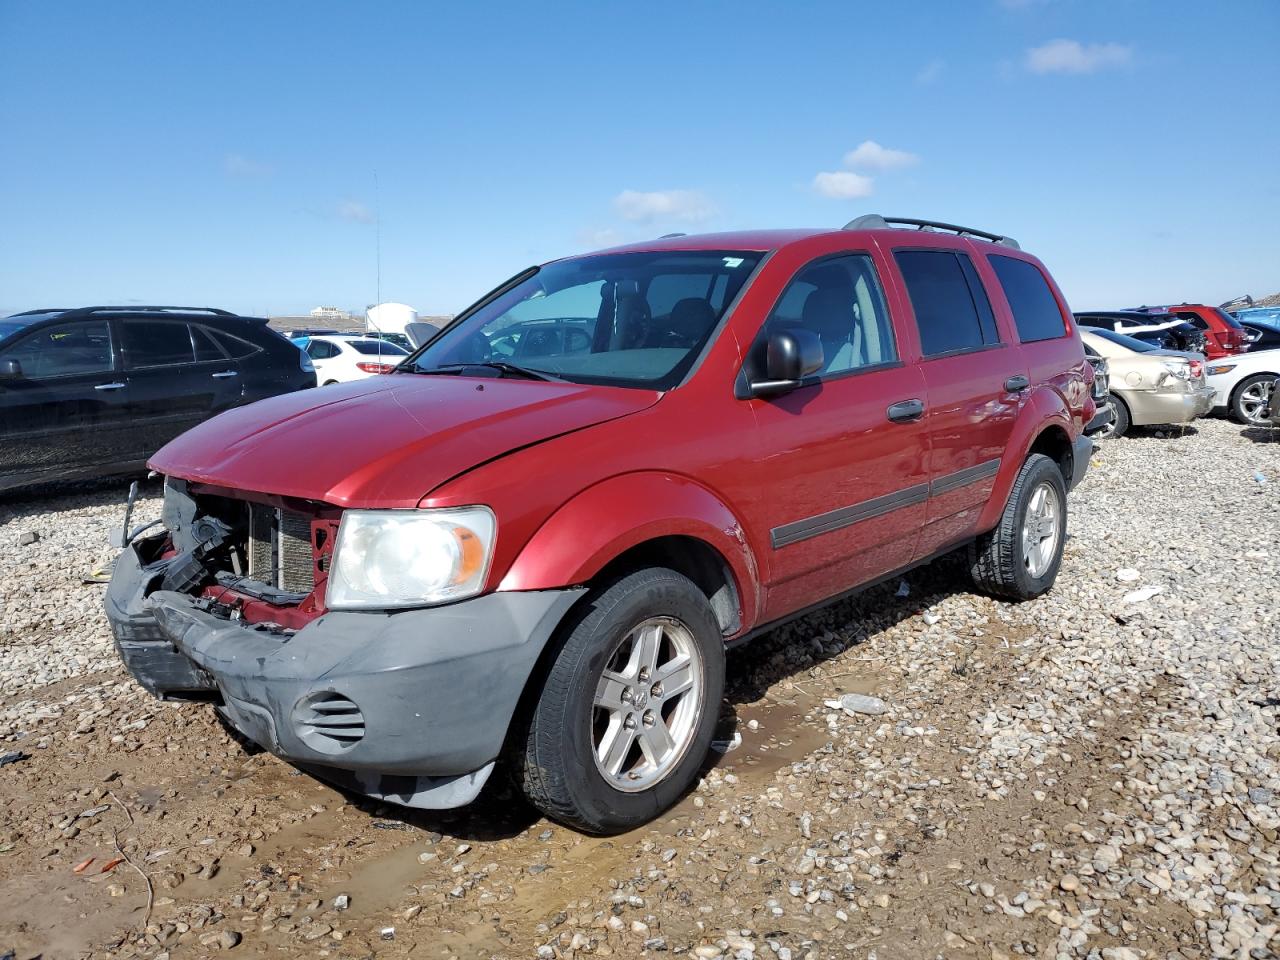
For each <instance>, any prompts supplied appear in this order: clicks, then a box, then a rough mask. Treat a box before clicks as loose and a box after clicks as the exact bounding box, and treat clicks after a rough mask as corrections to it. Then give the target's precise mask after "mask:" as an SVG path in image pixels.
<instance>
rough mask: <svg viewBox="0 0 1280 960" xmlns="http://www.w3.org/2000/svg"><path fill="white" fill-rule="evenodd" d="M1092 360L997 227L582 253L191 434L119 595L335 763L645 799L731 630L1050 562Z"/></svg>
mask: <svg viewBox="0 0 1280 960" xmlns="http://www.w3.org/2000/svg"><path fill="white" fill-rule="evenodd" d="M904 228H918V229H904ZM1091 380H1092V370H1091V369H1090V367H1089V366H1088V365H1087V364H1086V362H1085V356H1084V350H1083V347H1082V345H1081V341H1080V337H1079V335H1078V333H1077V331H1076V327H1075V324H1074V322H1073V320H1072V316H1071V313H1070V311H1069V310H1068V309H1067V305H1066V303H1065V302H1064V300H1063V298H1062V294H1061V293H1060V292H1059V290H1058V288H1057V286H1056V285H1055V284H1054V282H1053V280H1052V279H1051V278H1050V277H1049V274H1048V273H1047V272H1046V271H1045V269H1044V267H1043V266H1042V265H1041V264H1040V262H1039V261H1038V260H1036V259H1035V258H1034V257H1031V256H1029V255H1027V254H1026V253H1023V252H1022V251H1021V250H1019V248H1018V246H1017V244H1016V243H1014V242H1013V241H1012V240H1008V239H1006V238H1003V237H1000V236H997V235H994V234H988V233H984V232H982V231H978V230H970V229H965V228H960V227H954V226H950V225H947V224H935V223H928V222H923V221H917V220H910V221H901V220H894V221H887V220H886V219H884V218H881V217H879V216H875V215H871V216H866V217H862V218H860V219H858V220H856V221H854V222H853V223H852V224H850V225H849V227H847V228H845V229H843V230H834V231H832V230H792V231H762V232H752V233H726V234H719V235H712V236H700V237H686V236H674V237H664V238H662V239H660V240H656V241H653V242H648V243H640V244H636V245H633V246H629V247H622V248H618V249H614V250H609V251H606V252H603V253H596V254H591V255H586V256H579V257H573V258H570V259H566V260H558V261H554V262H552V263H548V264H546V265H544V266H541V267H533V268H530V269H529V270H526V271H525V272H523V273H521V274H519V275H518V276H516V277H513V278H512V279H511V280H509V281H508V282H507V283H505V284H503V285H502V286H500V287H498V288H497V289H496V290H494V291H493V292H492V293H490V294H489V295H488V296H486V297H484V298H483V299H482V300H480V301H479V302H478V303H476V304H475V305H474V306H472V307H471V308H469V309H468V310H466V311H465V312H463V313H462V314H461V315H459V316H458V318H457V319H456V320H454V321H453V322H452V324H450V325H449V326H448V327H447V328H446V329H445V330H444V331H443V332H441V333H440V334H439V335H438V336H436V337H435V338H434V339H433V340H431V341H430V342H429V343H428V344H427V345H426V346H424V347H423V348H421V349H419V350H418V351H417V352H416V353H414V354H413V355H412V356H410V357H408V358H406V359H405V360H404V361H402V362H401V363H400V365H399V367H398V369H397V370H396V371H395V372H394V373H392V374H389V375H386V376H381V377H374V378H372V379H369V380H365V381H362V382H358V383H347V384H341V385H338V386H335V387H331V388H328V389H326V390H324V391H323V392H322V393H317V392H315V391H309V392H308V393H306V394H302V395H296V396H288V397H281V398H277V399H273V400H267V401H264V402H262V403H258V404H255V405H253V406H251V407H248V408H244V409H239V410H235V411H232V412H230V413H227V414H224V415H222V416H220V417H218V418H217V419H215V420H213V421H211V422H209V423H206V424H204V425H203V426H200V427H198V428H196V429H194V430H192V431H190V432H189V433H187V434H185V435H184V436H182V437H180V438H179V439H177V440H175V441H174V442H172V443H170V444H169V445H168V446H166V447H165V448H164V449H163V450H161V451H160V453H158V454H157V455H156V456H155V458H154V459H153V461H152V466H153V467H154V468H155V469H156V470H158V471H160V472H162V473H163V474H164V475H165V477H166V480H165V502H164V527H165V529H164V531H163V532H154V531H152V532H149V533H146V534H144V535H142V536H141V537H140V538H138V539H134V540H133V541H132V542H131V543H129V544H128V545H127V548H126V549H125V551H124V553H123V554H122V555H121V557H120V559H119V561H118V563H117V565H116V568H115V574H114V577H113V580H112V583H111V586H110V589H109V591H108V594H107V600H106V606H107V613H108V615H109V617H110V620H111V623H112V627H113V629H114V633H115V637H116V641H117V646H118V648H119V651H120V654H121V656H122V657H123V658H124V660H125V662H126V664H127V665H128V667H129V669H130V670H131V671H132V672H133V674H134V675H135V676H136V677H137V678H138V680H139V681H140V682H141V683H142V684H143V685H144V686H145V687H147V688H148V689H149V690H151V691H152V692H154V693H155V694H157V695H158V696H160V697H163V698H166V699H197V700H202V701H213V702H214V703H215V704H217V706H218V709H219V711H220V712H221V713H222V714H223V716H224V717H225V718H226V719H227V720H228V721H229V722H230V723H231V724H232V725H233V726H234V727H236V728H237V729H238V730H240V731H241V732H243V733H244V734H245V735H246V736H248V737H249V738H250V739H252V740H254V741H256V742H258V743H259V744H261V745H263V746H264V747H266V748H268V749H269V750H271V751H273V752H274V753H276V754H278V755H280V756H281V757H284V758H286V759H288V760H290V761H292V762H294V763H296V764H298V765H299V766H302V767H304V768H306V769H307V770H310V771H312V772H313V773H314V774H316V775H317V776H320V777H323V778H325V779H328V780H331V781H334V782H336V783H338V784H340V785H343V786H346V787H348V788H350V789H353V790H356V791H359V792H361V793H364V794H368V795H371V796H374V797H377V798H380V799H383V800H387V801H392V802H396V803H400V804H406V805H409V806H415V807H427V808H440V807H454V806H458V805H460V804H463V803H466V802H468V801H470V800H471V799H472V798H474V797H475V796H476V795H477V793H478V792H479V791H480V789H481V787H482V786H483V785H484V783H485V781H486V780H487V779H488V777H489V775H490V773H491V772H492V771H493V769H494V765H495V763H496V762H497V761H498V760H499V759H500V758H504V757H505V758H506V760H507V761H508V764H509V767H510V769H511V771H512V772H513V773H514V775H515V778H516V782H517V783H518V784H519V785H520V787H521V788H522V789H523V791H524V792H525V794H526V795H527V796H528V797H529V799H530V800H531V801H532V802H533V803H534V804H536V805H537V806H538V807H539V808H540V809H542V810H543V811H545V812H546V813H547V814H548V815H550V816H552V817H554V818H557V819H559V820H561V821H564V822H566V823H568V824H572V825H574V826H576V827H578V828H580V829H584V830H588V831H593V832H612V831H619V830H625V829H627V828H629V827H632V826H635V825H636V824H639V823H641V822H644V821H646V820H648V819H650V818H652V817H654V816H656V815H657V814H658V813H660V812H661V811H662V810H664V809H666V808H667V807H668V806H669V805H670V804H672V803H674V802H675V801H676V799H677V798H678V797H680V795H681V794H682V792H683V791H685V790H686V789H687V788H688V786H689V784H690V783H691V782H692V781H693V780H694V778H695V777H696V776H697V774H698V770H699V768H700V766H701V765H702V764H703V762H704V759H705V757H706V754H707V749H708V745H709V743H710V740H711V736H712V730H713V727H714V726H715V724H716V720H717V715H718V713H719V710H720V703H721V696H722V690H723V684H724V675H725V650H726V647H727V646H728V645H730V644H732V643H734V642H735V641H740V640H744V639H747V638H749V637H751V636H753V635H756V634H759V633H760V632H762V631H764V630H767V629H769V628H770V627H772V626H774V625H776V624H778V623H780V622H782V621H784V620H786V619H789V618H792V617H795V616H797V615H799V614H800V613H802V612H805V611H807V610H809V609H810V608H812V607H814V606H816V605H819V604H823V603H826V602H827V601H829V600H831V599H833V598H836V597H839V596H842V595H845V594H847V593H849V592H851V591H854V590H857V589H860V588H864V587H866V586H868V585H870V584H873V583H876V582H879V581H882V580H885V579H886V578H889V577H892V576H895V575H897V574H900V573H902V572H903V571H906V570H909V569H911V568H912V567H915V566H918V565H920V564H923V563H926V562H928V561H929V560H931V559H932V558H934V557H937V556H939V555H941V554H944V553H947V552H949V551H953V550H955V549H956V548H957V547H964V546H965V545H968V557H969V562H970V565H971V567H972V573H973V578H974V580H975V581H976V583H977V584H978V586H979V587H980V588H981V589H983V590H986V591H989V592H991V593H994V594H996V595H998V596H1002V597H1008V598H1012V599H1026V598H1030V597H1035V596H1038V595H1039V594H1041V593H1043V592H1044V591H1046V590H1048V589H1049V588H1050V587H1051V585H1052V584H1053V581H1054V578H1055V576H1056V575H1057V571H1058V565H1059V563H1060V562H1061V558H1062V546H1063V540H1064V538H1065V536H1066V517H1067V500H1066V494H1067V491H1068V490H1069V489H1070V488H1071V487H1073V486H1074V485H1075V484H1077V483H1079V482H1080V480H1081V479H1082V477H1083V476H1084V474H1085V470H1086V469H1087V467H1088V464H1089V456H1090V452H1091V444H1090V441H1089V440H1088V439H1087V438H1086V437H1085V436H1084V430H1085V429H1086V426H1087V425H1088V424H1089V422H1090V420H1091V419H1092V418H1093V417H1094V414H1095V408H1094V401H1093V399H1092V397H1091V394H1090V389H1089V388H1090V382H1091Z"/></svg>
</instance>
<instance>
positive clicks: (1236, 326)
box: [1213, 307, 1244, 330]
mask: <svg viewBox="0 0 1280 960" xmlns="http://www.w3.org/2000/svg"><path fill="white" fill-rule="evenodd" d="M1213 312H1214V313H1215V314H1216V315H1217V317H1218V319H1219V320H1221V321H1222V322H1223V323H1225V324H1226V325H1227V326H1228V327H1230V328H1231V329H1232V330H1243V329H1244V327H1242V326H1240V321H1239V320H1237V319H1236V318H1235V317H1233V316H1232V315H1231V314H1229V313H1227V311H1225V310H1222V309H1220V308H1218V307H1214V308H1213Z"/></svg>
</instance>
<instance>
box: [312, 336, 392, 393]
mask: <svg viewBox="0 0 1280 960" xmlns="http://www.w3.org/2000/svg"><path fill="white" fill-rule="evenodd" d="M296 342H297V343H298V346H299V347H301V348H302V351H303V353H305V354H306V355H307V356H309V357H310V358H311V362H312V363H314V364H315V365H316V383H318V384H320V386H326V385H328V384H330V383H347V382H348V381H351V380H363V379H365V378H366V377H374V376H377V375H378V374H380V373H390V372H391V371H392V370H394V369H395V366H396V364H397V363H399V362H400V361H401V360H403V359H404V358H405V357H407V356H408V355H409V351H407V350H405V349H404V348H403V347H398V346H396V345H395V344H394V343H388V342H387V341H386V340H376V339H374V338H373V337H347V336H342V335H341V334H337V335H325V336H320V337H307V338H306V339H305V340H302V341H296Z"/></svg>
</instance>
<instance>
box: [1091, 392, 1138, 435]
mask: <svg viewBox="0 0 1280 960" xmlns="http://www.w3.org/2000/svg"><path fill="white" fill-rule="evenodd" d="M1111 408H1112V409H1113V410H1114V411H1115V416H1114V417H1113V418H1112V420H1111V427H1110V429H1108V430H1104V431H1102V432H1101V433H1099V434H1098V437H1099V439H1101V440H1116V439H1118V438H1120V437H1123V436H1124V435H1125V434H1126V433H1128V432H1129V428H1130V427H1131V426H1133V418H1132V417H1131V416H1129V407H1128V405H1127V404H1126V403H1125V402H1124V401H1123V400H1121V399H1120V398H1119V397H1117V396H1116V395H1115V394H1114V393H1113V394H1112V395H1111Z"/></svg>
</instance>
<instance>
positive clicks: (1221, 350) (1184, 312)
mask: <svg viewBox="0 0 1280 960" xmlns="http://www.w3.org/2000/svg"><path fill="white" fill-rule="evenodd" d="M1142 310H1143V311H1145V312H1149V313H1150V312H1157V311H1158V312H1160V313H1166V312H1167V313H1171V314H1173V315H1174V316H1175V317H1177V318H1178V319H1179V320H1185V321H1186V322H1187V323H1189V324H1191V325H1192V326H1193V327H1195V328H1196V329H1197V330H1201V331H1203V332H1204V340H1205V344H1204V350H1205V356H1207V357H1208V358H1209V359H1210V360H1217V359H1218V358H1219V357H1228V356H1231V355H1232V354H1235V353H1245V352H1246V351H1248V349H1249V345H1250V343H1251V342H1252V341H1251V340H1250V339H1249V334H1248V333H1247V332H1245V329H1244V327H1242V326H1241V325H1240V321H1239V320H1237V319H1236V318H1235V317H1233V316H1231V314H1229V313H1227V311H1225V310H1223V309H1221V308H1220V307H1211V306H1209V305H1208V304H1204V303H1179V304H1175V305H1172V306H1167V307H1143V308H1142Z"/></svg>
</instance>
